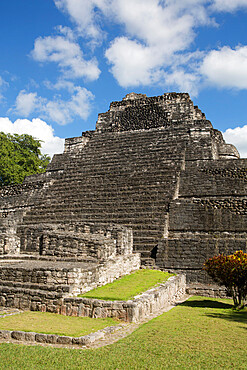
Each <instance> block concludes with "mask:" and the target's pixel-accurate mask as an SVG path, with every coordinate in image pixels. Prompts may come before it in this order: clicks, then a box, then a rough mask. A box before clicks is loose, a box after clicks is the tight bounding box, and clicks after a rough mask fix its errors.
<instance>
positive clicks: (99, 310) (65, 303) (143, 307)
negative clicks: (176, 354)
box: [0, 275, 186, 322]
mask: <svg viewBox="0 0 247 370" xmlns="http://www.w3.org/2000/svg"><path fill="white" fill-rule="evenodd" d="M185 287H186V284H185V276H184V275H177V276H173V277H171V278H169V279H168V281H167V282H166V283H164V284H160V285H159V286H158V287H156V288H152V289H150V290H148V291H146V292H145V293H143V294H141V295H140V296H138V297H136V298H134V299H133V300H129V301H104V300H99V299H91V298H79V297H67V298H66V297H64V296H63V295H62V294H61V293H60V294H58V293H56V294H55V293H48V294H47V292H46V293H44V292H43V293H41V292H36V294H34V293H33V294H32V293H31V290H30V295H27V294H26V295H23V292H22V291H21V289H20V288H19V290H18V289H17V291H16V293H15V294H13V292H11V293H10V294H8V288H7V287H6V288H5V290H4V291H2V292H1V293H0V294H1V296H0V305H2V306H7V307H17V308H21V309H31V310H34V311H43V312H54V313H60V314H62V315H67V316H83V317H94V318H99V317H101V318H104V317H115V318H118V319H120V320H124V321H129V322H137V321H140V320H141V319H143V318H144V317H146V316H148V315H149V314H151V313H155V312H157V311H159V310H160V309H162V308H165V307H168V306H169V305H170V304H171V303H172V302H173V301H174V300H175V299H176V297H177V296H179V295H182V294H184V292H185Z"/></svg>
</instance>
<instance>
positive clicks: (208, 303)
mask: <svg viewBox="0 0 247 370" xmlns="http://www.w3.org/2000/svg"><path fill="white" fill-rule="evenodd" d="M178 306H187V307H198V308H203V307H204V308H222V309H228V308H233V305H232V304H231V303H224V302H218V301H214V300H210V299H203V300H202V299H198V300H197V299H193V301H192V300H191V301H190V300H188V301H185V302H183V303H179V304H178Z"/></svg>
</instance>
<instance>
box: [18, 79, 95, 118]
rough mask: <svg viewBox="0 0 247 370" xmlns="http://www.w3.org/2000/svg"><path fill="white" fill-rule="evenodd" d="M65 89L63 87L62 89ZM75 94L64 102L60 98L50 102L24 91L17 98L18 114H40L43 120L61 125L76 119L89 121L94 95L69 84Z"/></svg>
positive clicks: (25, 115)
mask: <svg viewBox="0 0 247 370" xmlns="http://www.w3.org/2000/svg"><path fill="white" fill-rule="evenodd" d="M62 87H64V86H63V85H62V81H61V86H60V88H62ZM69 87H70V89H71V91H72V92H73V93H72V95H71V96H70V99H69V100H63V99H62V98H61V97H60V96H55V97H54V99H53V100H48V99H46V98H42V97H40V96H38V95H37V93H36V92H35V93H28V92H26V91H25V90H22V91H21V92H20V93H19V95H18V96H17V98H16V104H15V108H14V109H13V110H14V112H15V113H16V114H20V115H22V116H24V117H28V116H29V115H31V114H34V113H35V114H37V113H38V114H39V116H40V117H41V118H44V119H48V120H51V121H52V122H56V123H58V124H59V125H66V124H68V123H70V122H71V121H72V120H73V119H74V118H75V117H80V118H82V119H84V120H85V119H87V118H88V116H89V114H90V111H91V102H92V100H93V99H94V96H93V94H92V93H91V92H90V91H88V90H87V89H85V88H82V87H80V86H74V85H73V84H72V83H69Z"/></svg>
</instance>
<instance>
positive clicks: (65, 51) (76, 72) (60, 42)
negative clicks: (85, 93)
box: [31, 29, 100, 81]
mask: <svg viewBox="0 0 247 370" xmlns="http://www.w3.org/2000/svg"><path fill="white" fill-rule="evenodd" d="M66 33H67V36H68V29H66ZM31 55H32V57H33V58H34V59H35V60H37V61H39V62H54V63H57V64H58V66H59V68H60V70H61V71H62V73H63V74H64V76H65V77H66V78H82V77H83V78H86V79H88V80H90V81H93V80H97V79H98V77H99V75H100V70H99V68H98V64H97V61H96V59H91V60H85V59H84V57H83V53H82V50H81V48H80V46H79V44H77V43H76V42H74V41H72V40H71V35H70V36H69V37H67V38H66V37H64V36H47V37H43V38H42V37H39V38H37V39H36V40H35V43H34V49H33V50H32V52H31Z"/></svg>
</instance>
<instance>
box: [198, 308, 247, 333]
mask: <svg viewBox="0 0 247 370" xmlns="http://www.w3.org/2000/svg"><path fill="white" fill-rule="evenodd" d="M205 315H206V316H208V317H212V318H214V319H224V320H228V321H235V322H239V323H241V324H247V309H244V310H243V311H234V310H232V311H231V312H226V313H222V314H221V313H208V314H205ZM243 328H244V329H246V330H247V327H243Z"/></svg>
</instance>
